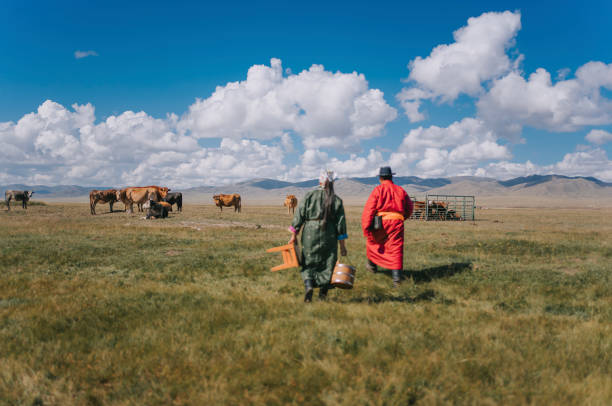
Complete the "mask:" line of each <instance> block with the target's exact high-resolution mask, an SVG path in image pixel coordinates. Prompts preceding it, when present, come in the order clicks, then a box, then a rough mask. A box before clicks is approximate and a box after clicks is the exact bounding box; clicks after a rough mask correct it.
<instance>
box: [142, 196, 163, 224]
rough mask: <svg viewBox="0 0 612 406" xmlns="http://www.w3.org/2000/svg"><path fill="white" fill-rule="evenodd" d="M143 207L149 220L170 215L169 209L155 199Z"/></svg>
mask: <svg viewBox="0 0 612 406" xmlns="http://www.w3.org/2000/svg"><path fill="white" fill-rule="evenodd" d="M142 207H143V208H144V209H146V211H147V220H149V219H151V218H156V219H157V218H163V219H164V218H166V217H168V209H166V208H165V207H164V206H163V205H161V204H159V203H157V202H156V201H154V200H149V201H148V202H146V203H145V204H143V206H142Z"/></svg>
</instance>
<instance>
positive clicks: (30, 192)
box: [24, 190, 34, 199]
mask: <svg viewBox="0 0 612 406" xmlns="http://www.w3.org/2000/svg"><path fill="white" fill-rule="evenodd" d="M24 194H25V195H26V196H27V197H28V199H29V198H30V197H32V195H33V194H34V191H33V190H30V191H29V192H28V191H27V190H26V191H25V193H24Z"/></svg>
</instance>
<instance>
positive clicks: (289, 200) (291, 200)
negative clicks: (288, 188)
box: [284, 195, 298, 214]
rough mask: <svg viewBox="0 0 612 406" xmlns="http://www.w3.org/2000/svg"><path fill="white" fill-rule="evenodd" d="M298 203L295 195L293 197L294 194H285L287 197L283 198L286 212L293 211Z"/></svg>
mask: <svg viewBox="0 0 612 406" xmlns="http://www.w3.org/2000/svg"><path fill="white" fill-rule="evenodd" d="M297 205H298V199H297V197H295V195H287V197H286V198H285V203H284V206H287V212H288V213H290V214H291V213H295V208H296V207H297Z"/></svg>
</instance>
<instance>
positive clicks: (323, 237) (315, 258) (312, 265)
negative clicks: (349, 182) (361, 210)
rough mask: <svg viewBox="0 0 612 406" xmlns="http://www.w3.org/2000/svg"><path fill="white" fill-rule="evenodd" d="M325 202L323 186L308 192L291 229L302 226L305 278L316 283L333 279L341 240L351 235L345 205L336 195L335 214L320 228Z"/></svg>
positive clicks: (294, 217) (303, 276) (302, 255)
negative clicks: (348, 230) (347, 230)
mask: <svg viewBox="0 0 612 406" xmlns="http://www.w3.org/2000/svg"><path fill="white" fill-rule="evenodd" d="M324 202H325V190H324V189H323V188H321V187H319V188H318V189H316V190H312V191H310V192H308V193H307V194H306V196H304V198H303V199H302V201H301V202H300V204H299V206H298V210H297V211H296V212H295V215H294V216H293V222H292V223H291V227H290V228H289V230H291V231H293V232H296V233H298V232H299V231H300V229H302V237H301V242H302V252H301V254H300V264H301V265H302V271H301V274H302V279H304V280H306V279H312V280H313V281H314V285H315V286H323V285H326V284H328V283H329V282H330V281H331V277H332V273H333V271H334V266H335V265H336V260H337V259H338V240H343V239H345V238H347V237H348V236H347V234H346V218H345V217H344V206H343V205H342V199H340V198H339V197H338V196H335V199H334V203H333V208H332V213H331V216H330V218H329V219H328V220H327V224H326V225H325V228H321V223H322V222H323V220H320V219H321V218H322V217H323V203H324Z"/></svg>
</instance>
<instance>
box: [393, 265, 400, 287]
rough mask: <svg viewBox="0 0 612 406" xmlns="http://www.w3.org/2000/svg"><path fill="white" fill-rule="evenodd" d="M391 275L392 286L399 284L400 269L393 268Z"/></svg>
mask: <svg viewBox="0 0 612 406" xmlns="http://www.w3.org/2000/svg"><path fill="white" fill-rule="evenodd" d="M391 275H392V276H393V286H399V285H400V284H401V283H402V270H401V269H393V270H392V271H391Z"/></svg>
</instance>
